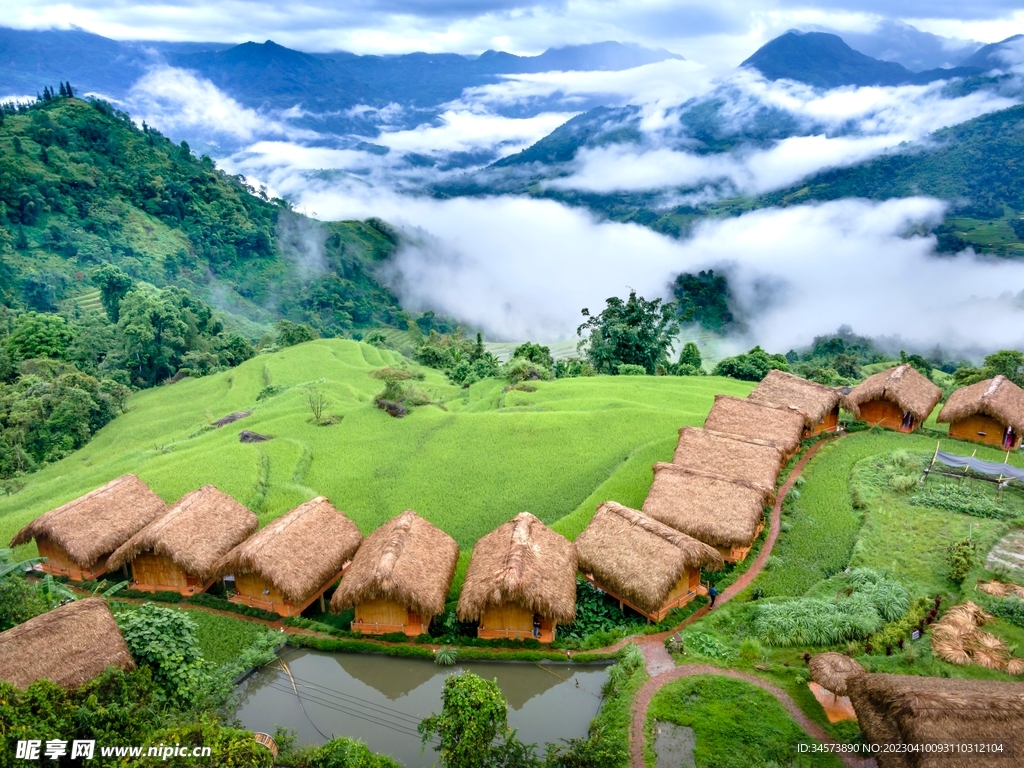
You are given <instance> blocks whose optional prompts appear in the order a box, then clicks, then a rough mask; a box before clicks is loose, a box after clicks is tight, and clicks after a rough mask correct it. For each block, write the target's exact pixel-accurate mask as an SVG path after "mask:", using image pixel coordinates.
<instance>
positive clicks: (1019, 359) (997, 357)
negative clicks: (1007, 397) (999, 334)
mask: <svg viewBox="0 0 1024 768" xmlns="http://www.w3.org/2000/svg"><path fill="white" fill-rule="evenodd" d="M1000 375H1002V376H1005V377H1006V378H1008V379H1009V380H1010V381H1012V382H1013V383H1014V384H1016V385H1017V386H1018V387H1020V386H1024V353H1021V352H1018V351H1017V350H1015V349H1001V350H1000V351H998V352H994V353H992V354H991V355H989V356H988V357H986V358H985V364H984V365H983V366H982V367H981V368H972V367H970V366H965V367H962V368H958V369H957V370H956V372H955V373H954V374H953V379H954V381H956V384H957V386H959V387H965V386H967V385H968V384H977V383H978V382H979V381H984V380H985V379H991V378H994V377H995V376H1000Z"/></svg>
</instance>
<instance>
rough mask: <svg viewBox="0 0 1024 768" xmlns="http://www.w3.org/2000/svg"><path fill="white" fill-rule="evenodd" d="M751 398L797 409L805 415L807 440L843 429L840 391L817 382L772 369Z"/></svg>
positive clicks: (755, 388)
mask: <svg viewBox="0 0 1024 768" xmlns="http://www.w3.org/2000/svg"><path fill="white" fill-rule="evenodd" d="M747 397H749V398H750V399H751V400H756V401H758V402H759V403H778V404H779V405H788V406H792V407H793V408H796V409H797V410H799V411H800V413H802V414H803V416H804V437H813V436H814V435H820V434H821V433H822V432H835V431H836V430H837V429H839V401H840V399H841V396H840V394H839V392H838V391H837V390H835V389H832V388H831V387H826V386H825V385H824V384H819V383H818V382H816V381H808V380H807V379H801V378H800V377H799V376H794V375H793V374H791V373H786V372H785V371H778V370H771V371H768V375H767V376H765V377H764V379H763V380H762V381H761V383H760V384H758V385H757V386H756V387H754V391H753V392H751V393H750V394H749V395H748V396H747Z"/></svg>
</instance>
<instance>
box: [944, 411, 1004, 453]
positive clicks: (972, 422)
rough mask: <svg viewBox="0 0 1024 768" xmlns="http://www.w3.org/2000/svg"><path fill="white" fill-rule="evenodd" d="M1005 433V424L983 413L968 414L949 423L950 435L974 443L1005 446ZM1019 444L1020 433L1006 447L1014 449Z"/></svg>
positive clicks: (998, 446) (955, 438)
mask: <svg viewBox="0 0 1024 768" xmlns="http://www.w3.org/2000/svg"><path fill="white" fill-rule="evenodd" d="M1005 434H1006V425H1005V424H1002V423H1000V422H998V421H996V420H995V419H993V418H992V417H991V416H983V415H981V414H976V415H974V416H968V417H967V418H965V419H960V420H959V421H954V422H953V423H951V424H950V425H949V436H950V437H952V438H953V439H954V440H969V441H970V442H972V443H982V444H984V445H994V446H995V447H996V448H1002V447H1003V438H1004V436H1005ZM1018 445H1020V435H1016V436H1014V439H1013V442H1012V444H1010V445H1008V446H1006V448H1007V449H1008V450H1012V449H1014V448H1016V447H1017V446H1018Z"/></svg>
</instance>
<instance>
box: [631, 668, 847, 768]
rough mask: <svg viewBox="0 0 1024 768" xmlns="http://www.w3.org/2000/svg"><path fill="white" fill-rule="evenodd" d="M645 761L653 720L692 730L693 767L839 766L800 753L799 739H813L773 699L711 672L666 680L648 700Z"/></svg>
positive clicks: (650, 760) (649, 756)
mask: <svg viewBox="0 0 1024 768" xmlns="http://www.w3.org/2000/svg"><path fill="white" fill-rule="evenodd" d="M647 718H648V719H647V731H648V744H647V750H646V757H647V765H648V766H651V768H653V766H654V764H655V762H654V751H653V739H651V738H650V736H651V731H653V725H654V722H655V721H662V722H670V723H675V724H676V725H681V726H687V727H690V728H692V729H693V731H694V736H695V739H696V745H695V747H694V762H695V764H696V765H697V767H698V768H749V766H763V765H787V766H792V768H798V767H801V766H808V767H809V766H815V768H818V766H823V767H826V768H827V767H829V766H836V767H837V768H838V766H841V765H842V762H841V761H840V760H839V758H837V757H833V756H832V755H812V754H806V755H803V754H801V753H799V752H798V751H797V746H798V745H799V744H807V743H811V742H813V739H812V738H811V737H810V736H808V735H807V733H806V732H805V731H804V730H803V729H802V728H801V727H800V726H799V725H797V724H796V722H795V721H794V720H793V719H792V718H791V717H790V716H789V714H788V713H787V712H786V710H784V709H783V708H782V706H781V705H780V704H779V703H778V701H776V699H775V698H774V697H773V696H771V695H770V694H769V693H767V692H765V691H763V690H761V689H760V688H758V687H756V686H754V685H750V684H749V683H745V682H742V681H739V680H732V679H729V678H725V677H718V676H715V675H696V676H694V677H688V678H683V679H682V680H677V681H675V682H673V683H669V684H668V685H666V686H665V687H664V688H662V689H661V690H660V691H658V693H657V694H655V696H654V698H653V699H652V701H651V705H650V708H649V709H648V715H647Z"/></svg>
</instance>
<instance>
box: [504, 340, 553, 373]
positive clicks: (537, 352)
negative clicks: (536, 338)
mask: <svg viewBox="0 0 1024 768" xmlns="http://www.w3.org/2000/svg"><path fill="white" fill-rule="evenodd" d="M512 357H519V358H522V359H523V360H529V361H530V362H531V363H535V364H536V365H538V366H542V367H544V368H548V369H551V368H554V367H555V359H554V358H553V357H552V356H551V347H542V346H541V345H540V344H534V343H533V342H531V341H528V342H526V343H525V344H520V345H519V346H518V347H516V348H515V351H514V352H513V353H512Z"/></svg>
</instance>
